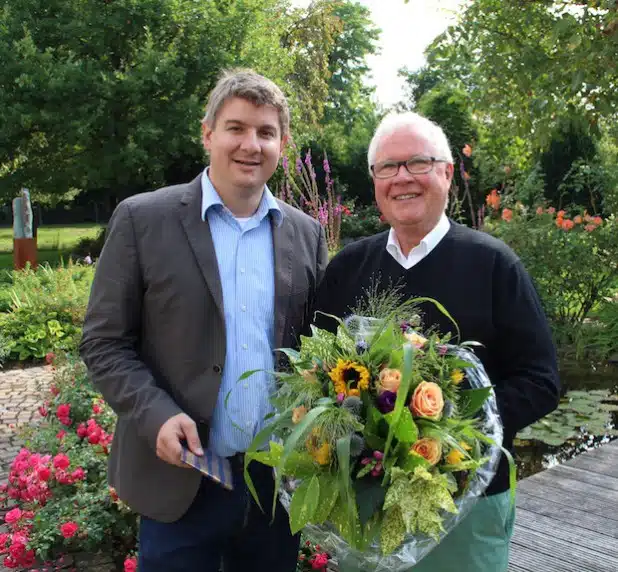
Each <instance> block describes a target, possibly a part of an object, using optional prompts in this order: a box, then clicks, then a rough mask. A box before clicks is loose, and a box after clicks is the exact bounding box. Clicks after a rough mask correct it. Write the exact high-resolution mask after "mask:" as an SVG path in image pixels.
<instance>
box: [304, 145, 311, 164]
mask: <svg viewBox="0 0 618 572" xmlns="http://www.w3.org/2000/svg"><path fill="white" fill-rule="evenodd" d="M305 165H307V167H311V149H308V150H307V153H306V155H305Z"/></svg>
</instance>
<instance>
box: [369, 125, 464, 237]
mask: <svg viewBox="0 0 618 572" xmlns="http://www.w3.org/2000/svg"><path fill="white" fill-rule="evenodd" d="M436 156H439V153H437V150H436V149H435V148H434V146H433V145H432V144H431V142H430V141H428V140H427V138H426V137H424V136H423V135H422V134H420V133H418V132H417V131H415V130H414V129H413V128H412V127H410V126H402V127H400V128H398V129H396V130H395V131H393V132H392V133H389V134H388V135H385V136H384V137H383V138H382V139H381V140H380V142H379V144H378V148H377V150H376V157H375V163H381V162H384V161H407V160H409V159H411V158H413V157H436ZM452 177H453V165H452V164H450V163H440V162H436V163H435V164H434V165H433V167H432V169H431V171H430V172H428V173H424V174H422V175H411V174H410V173H408V171H406V169H405V167H403V166H402V167H400V168H399V171H398V173H397V174H396V175H395V176H394V177H391V178H389V179H378V178H375V177H374V179H373V183H374V186H375V197H376V202H377V203H378V207H379V208H380V211H382V214H383V215H384V218H385V219H386V220H387V221H388V222H389V223H390V224H391V226H393V227H395V228H396V229H397V228H398V227H399V228H405V227H416V228H417V229H418V230H423V231H426V232H429V230H431V229H432V228H433V227H435V225H436V224H437V223H438V221H439V220H440V216H441V215H442V213H443V212H444V209H445V207H446V203H447V199H448V192H449V188H450V185H451V179H452Z"/></svg>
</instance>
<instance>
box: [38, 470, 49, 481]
mask: <svg viewBox="0 0 618 572" xmlns="http://www.w3.org/2000/svg"><path fill="white" fill-rule="evenodd" d="M49 477H51V470H50V469H49V467H41V468H40V469H39V479H41V480H42V481H48V480H49Z"/></svg>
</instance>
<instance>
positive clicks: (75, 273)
mask: <svg viewBox="0 0 618 572" xmlns="http://www.w3.org/2000/svg"><path fill="white" fill-rule="evenodd" d="M93 277H94V268H93V267H92V266H88V265H81V264H75V263H72V262H69V263H68V264H67V265H66V266H61V267H59V268H54V269H52V268H50V267H49V266H48V265H41V266H39V267H38V268H37V269H36V270H33V269H30V268H29V269H26V270H21V271H14V272H13V287H12V289H11V298H12V299H11V309H10V311H9V312H8V313H5V314H3V315H0V327H1V328H2V332H3V333H4V335H5V336H6V338H7V346H8V349H9V352H10V358H11V359H15V360H20V361H23V360H29V359H42V358H43V357H44V356H45V354H46V353H47V352H49V351H56V352H57V351H68V350H71V349H73V348H74V347H75V344H76V341H77V340H78V338H79V336H80V335H81V325H82V323H83V320H84V315H85V312H86V306H87V304H88V296H89V294H90V285H91V283H92V279H93Z"/></svg>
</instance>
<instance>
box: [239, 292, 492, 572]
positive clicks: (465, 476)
mask: <svg viewBox="0 0 618 572" xmlns="http://www.w3.org/2000/svg"><path fill="white" fill-rule="evenodd" d="M420 302H432V303H434V304H436V305H437V307H438V308H439V309H440V310H441V311H442V312H443V313H444V314H445V315H446V316H447V317H448V318H449V319H451V320H452V318H450V316H449V315H448V313H447V312H446V310H445V309H444V308H443V307H442V306H441V305H440V304H439V303H437V302H435V301H433V300H430V299H426V298H423V299H416V300H412V301H409V302H405V303H401V304H398V305H396V304H393V296H392V295H389V294H386V295H385V296H384V298H383V299H382V300H381V301H380V300H377V301H376V300H375V299H374V300H372V301H371V303H369V304H367V305H366V306H365V307H364V308H361V309H360V310H359V311H356V312H355V314H353V315H351V316H349V317H347V318H346V319H345V320H341V319H339V318H336V317H334V316H330V318H333V319H335V320H337V323H338V328H337V331H336V333H332V332H329V331H326V330H323V329H319V328H317V327H315V326H312V328H311V330H312V335H311V336H308V337H301V344H300V350H299V351H294V350H289V349H285V350H281V351H283V352H285V354H286V355H287V356H288V358H289V362H290V368H289V370H288V371H285V372H277V373H275V374H274V375H275V376H276V378H277V389H276V392H275V394H274V397H273V404H274V407H275V413H273V414H271V416H270V419H269V424H268V426H267V427H266V428H265V429H264V430H263V431H261V432H260V433H259V434H258V435H257V436H256V437H255V439H254V441H253V443H252V445H251V447H250V448H249V450H248V451H247V454H246V457H245V459H246V460H245V479H246V482H247V485H248V487H249V489H250V490H251V492H252V494H253V496H254V498H255V499H256V501H257V502H258V503H259V500H258V497H257V495H256V494H255V490H254V487H253V483H252V482H251V478H250V476H249V472H248V470H247V467H248V465H249V463H251V462H252V461H258V462H261V463H264V464H266V465H269V466H272V467H273V468H274V470H275V479H276V487H275V490H277V491H279V498H280V499H281V501H282V503H283V505H284V506H285V507H286V509H287V510H288V512H289V518H290V526H291V529H292V532H294V533H295V532H298V531H300V530H301V529H304V530H305V533H306V534H307V535H308V536H309V537H310V538H312V539H313V540H314V541H315V542H319V543H320V545H321V546H322V547H323V548H324V550H326V551H328V553H329V554H330V555H331V556H332V558H333V560H335V561H337V562H338V563H339V565H340V567H342V568H345V566H351V567H352V568H354V569H361V570H364V571H369V570H374V571H386V570H389V571H397V570H407V569H408V568H409V567H410V566H412V565H414V564H416V563H417V562H419V561H420V560H421V559H422V558H423V557H424V556H425V555H426V554H427V553H428V552H429V551H430V550H431V549H432V548H433V547H435V546H436V545H437V543H438V542H439V541H440V540H441V538H442V537H443V536H444V535H445V534H446V533H447V532H448V531H449V530H451V529H452V528H453V527H454V526H455V525H456V524H457V523H458V522H459V520H460V519H461V518H462V517H463V516H464V515H465V514H466V513H467V512H468V510H469V509H470V508H471V506H472V505H473V504H474V502H475V500H476V498H478V497H479V496H480V495H481V494H482V493H483V491H484V490H485V488H486V487H487V486H488V484H489V482H490V481H491V479H492V478H493V476H494V474H495V470H496V466H497V463H498V461H499V458H500V452H501V444H502V426H501V423H500V419H499V416H498V412H497V407H496V401H495V396H494V393H493V389H492V387H491V384H490V381H489V379H488V377H487V375H486V373H485V370H484V369H483V366H482V365H481V363H480V361H479V360H478V358H477V357H476V356H475V355H474V353H473V352H472V351H471V350H470V346H471V345H472V343H467V344H466V343H463V344H459V345H456V344H454V343H452V342H451V341H450V339H449V337H448V336H447V337H441V336H440V335H439V334H438V333H436V332H433V333H431V332H429V331H425V334H424V335H421V334H420V333H419V332H420V319H419V317H418V315H417V314H416V313H415V312H416V308H417V304H418V303H420ZM386 310H388V311H386ZM379 316H381V317H379ZM453 323H454V322H453ZM455 328H456V329H457V325H456V324H455ZM457 331H458V330H457ZM252 373H253V372H247V373H246V374H244V375H243V376H242V379H244V378H245V377H247V376H249V375H251V374H252ZM276 500H277V498H276V496H275V498H274V499H273V510H274V508H275V506H276Z"/></svg>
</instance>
